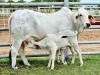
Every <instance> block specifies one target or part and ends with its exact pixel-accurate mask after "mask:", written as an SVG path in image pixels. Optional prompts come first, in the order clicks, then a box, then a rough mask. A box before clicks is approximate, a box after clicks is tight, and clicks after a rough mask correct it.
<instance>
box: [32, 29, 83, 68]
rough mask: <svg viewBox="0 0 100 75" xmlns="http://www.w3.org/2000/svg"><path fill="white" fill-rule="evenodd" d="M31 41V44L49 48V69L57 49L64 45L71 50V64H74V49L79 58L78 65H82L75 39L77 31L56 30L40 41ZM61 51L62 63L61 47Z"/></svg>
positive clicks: (52, 65)
mask: <svg viewBox="0 0 100 75" xmlns="http://www.w3.org/2000/svg"><path fill="white" fill-rule="evenodd" d="M63 36H64V37H63ZM66 36H67V37H66ZM62 37H63V38H62ZM31 43H33V46H34V45H38V46H40V47H41V48H47V49H48V50H50V59H49V63H48V67H50V66H51V69H54V61H55V56H56V52H57V50H59V49H61V48H64V47H69V49H70V51H71V52H72V62H71V63H72V64H74V60H75V51H76V52H77V54H78V55H79V58H80V65H81V66H82V65H83V60H82V56H81V53H80V49H79V46H78V41H77V31H75V32H74V31H71V30H67V31H62V32H58V33H56V34H48V35H47V36H46V37H45V38H44V39H42V40H41V41H39V42H33V41H32V40H31ZM61 53H62V63H64V58H63V57H64V55H63V54H64V51H63V49H62V51H61ZM57 57H58V55H57Z"/></svg>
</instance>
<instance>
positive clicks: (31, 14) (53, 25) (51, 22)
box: [8, 7, 90, 69]
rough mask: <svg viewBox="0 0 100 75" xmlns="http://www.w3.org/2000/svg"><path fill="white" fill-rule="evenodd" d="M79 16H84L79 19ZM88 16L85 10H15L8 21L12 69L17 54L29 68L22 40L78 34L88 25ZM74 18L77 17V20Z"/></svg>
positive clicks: (63, 8)
mask: <svg viewBox="0 0 100 75" xmlns="http://www.w3.org/2000/svg"><path fill="white" fill-rule="evenodd" d="M84 11H85V12H84ZM79 14H82V15H85V16H82V17H81V16H79ZM88 15H89V14H88V12H87V11H86V10H85V9H79V10H78V11H77V12H72V11H71V10H70V9H69V8H67V7H62V8H61V9H60V10H59V11H58V12H55V13H51V14H46V13H40V12H35V11H32V10H17V11H15V12H13V13H12V14H11V16H10V17H9V20H8V24H9V30H10V32H11V35H12V37H13V41H12V47H11V54H12V67H13V68H14V69H16V53H17V52H19V54H20V55H21V58H22V59H23V62H24V64H25V65H28V66H29V63H28V61H27V59H26V58H25V55H24V53H23V49H24V47H25V46H23V45H22V43H23V41H24V40H26V39H27V38H29V37H30V36H32V37H35V40H41V39H43V38H44V36H45V35H47V34H52V33H57V32H60V31H64V30H76V31H77V32H78V34H79V33H80V32H82V31H83V29H84V27H86V23H89V20H88ZM76 16H78V18H77V19H76ZM82 18H83V19H86V21H84V22H83V20H82ZM85 22H86V23H85ZM89 24H90V23H89ZM20 52H21V53H20Z"/></svg>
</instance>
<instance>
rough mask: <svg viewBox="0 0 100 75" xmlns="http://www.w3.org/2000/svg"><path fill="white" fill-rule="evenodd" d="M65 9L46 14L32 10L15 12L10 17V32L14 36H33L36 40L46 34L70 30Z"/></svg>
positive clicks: (68, 15) (68, 17)
mask: <svg viewBox="0 0 100 75" xmlns="http://www.w3.org/2000/svg"><path fill="white" fill-rule="evenodd" d="M65 10H66V9H65V8H64V9H61V10H59V11H58V12H56V13H52V14H46V13H40V12H35V11H32V10H17V11H15V12H14V13H12V15H11V16H10V20H11V30H12V32H13V33H14V32H15V34H16V35H19V34H18V32H19V33H20V35H21V36H27V37H28V36H35V35H36V37H37V38H38V39H41V38H43V37H44V36H45V35H46V34H50V33H57V32H59V31H62V30H67V29H72V25H71V23H70V22H71V21H70V14H69V13H68V12H67V10H66V11H65Z"/></svg>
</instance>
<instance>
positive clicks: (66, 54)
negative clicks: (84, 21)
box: [63, 47, 68, 63]
mask: <svg viewBox="0 0 100 75" xmlns="http://www.w3.org/2000/svg"><path fill="white" fill-rule="evenodd" d="M63 49H64V62H65V63H66V62H67V60H68V47H65V48H63Z"/></svg>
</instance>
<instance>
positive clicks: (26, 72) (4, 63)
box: [0, 55, 100, 75]
mask: <svg viewBox="0 0 100 75" xmlns="http://www.w3.org/2000/svg"><path fill="white" fill-rule="evenodd" d="M28 61H29V62H30V64H31V67H26V66H25V65H23V63H22V60H20V58H18V59H17V66H18V67H19V69H18V70H13V69H12V68H11V66H10V65H9V63H8V58H0V75H100V55H83V61H84V66H83V67H80V66H79V59H78V58H76V61H75V64H74V65H71V64H70V61H71V57H69V60H68V64H67V65H63V64H61V63H57V62H56V63H55V69H54V70H51V69H50V68H47V67H46V66H47V63H48V58H47V57H45V58H44V57H43V58H35V57H31V58H28Z"/></svg>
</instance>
